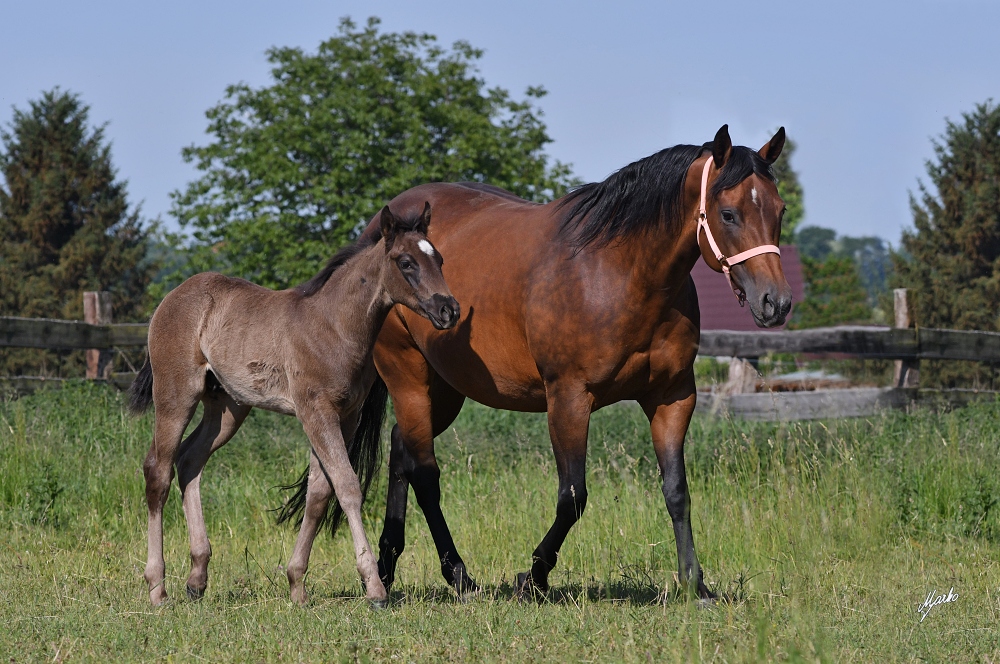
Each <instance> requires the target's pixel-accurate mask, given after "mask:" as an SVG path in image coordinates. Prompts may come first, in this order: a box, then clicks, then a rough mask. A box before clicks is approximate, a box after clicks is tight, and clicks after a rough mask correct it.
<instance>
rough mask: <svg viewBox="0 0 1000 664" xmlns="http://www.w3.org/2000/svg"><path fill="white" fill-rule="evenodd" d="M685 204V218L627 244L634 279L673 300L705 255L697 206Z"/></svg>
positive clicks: (645, 289)
mask: <svg viewBox="0 0 1000 664" xmlns="http://www.w3.org/2000/svg"><path fill="white" fill-rule="evenodd" d="M686 203H687V201H686V200H685V205H684V208H683V210H684V211H683V212H682V215H683V217H682V218H681V219H679V220H676V221H674V222H672V223H664V224H661V225H660V226H659V228H657V229H656V230H652V231H650V232H649V233H646V234H643V235H639V236H638V237H636V238H635V239H634V240H632V241H631V242H626V243H623V244H622V246H621V250H622V251H623V257H624V259H625V260H628V261H629V262H630V263H631V265H632V278H633V279H634V280H636V281H637V282H638V284H641V287H642V290H644V291H645V292H648V293H651V294H652V293H658V294H659V293H662V294H665V295H666V296H667V297H668V299H669V300H673V299H674V297H676V295H677V293H679V292H680V291H681V290H682V289H683V287H684V286H685V284H686V283H687V278H688V275H690V274H691V270H692V269H693V268H694V265H695V263H697V262H698V258H699V257H700V256H701V250H700V249H699V248H698V237H697V232H698V230H697V229H698V225H697V221H696V219H695V212H694V209H695V208H697V201H695V202H694V205H693V206H690V205H687V204H686Z"/></svg>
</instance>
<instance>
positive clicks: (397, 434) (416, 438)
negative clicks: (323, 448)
mask: <svg viewBox="0 0 1000 664" xmlns="http://www.w3.org/2000/svg"><path fill="white" fill-rule="evenodd" d="M392 361H393V365H392V367H391V370H392V371H393V375H394V376H395V377H397V378H398V380H395V381H393V388H394V392H393V407H394V409H395V412H396V421H397V424H396V426H394V427H393V428H392V443H391V447H390V449H389V489H388V495H387V497H386V505H385V525H384V526H383V529H382V536H381V537H380V538H379V561H378V564H379V574H380V575H381V577H382V582H383V583H384V584H385V586H386V588H389V587H390V586H391V585H392V583H393V581H394V579H395V577H396V562H397V561H398V560H399V557H400V555H402V553H403V547H404V545H405V531H406V501H407V493H408V490H409V485H410V484H412V485H413V493H414V495H415V496H416V498H417V504H418V505H420V509H421V511H423V513H424V517H425V518H426V519H427V525H428V527H429V528H430V531H431V536H432V537H433V538H434V546H435V547H436V548H437V553H438V559H439V560H440V561H441V574H442V575H443V576H444V578H445V581H447V582H448V584H449V585H451V586H452V587H453V588H455V590H456V591H457V592H458V594H459V595H463V594H465V593H468V592H475V591H476V590H478V586H477V585H476V582H475V581H473V580H472V578H471V577H470V576H469V574H468V572H467V570H466V567H465V562H464V561H463V560H462V557H461V556H460V555H459V554H458V550H457V548H456V546H455V541H454V540H453V539H452V536H451V531H450V530H449V528H448V523H447V522H446V521H445V518H444V514H443V513H442V511H441V483H440V477H441V471H440V470H439V469H438V465H437V459H436V458H435V457H434V437H435V436H437V435H438V434H440V433H441V432H442V431H444V430H445V429H447V428H448V426H450V425H451V423H452V422H454V421H455V418H456V417H458V413H459V411H461V409H462V404H463V403H464V402H465V397H464V396H463V395H462V394H460V393H459V392H457V391H456V390H455V389H453V388H452V387H451V386H450V385H448V384H447V383H445V382H444V381H443V380H441V379H440V378H438V377H437V376H436V375H434V374H433V372H432V370H431V369H430V367H429V366H427V362H426V360H424V357H423V355H421V354H420V352H419V351H417V350H416V349H412V351H411V352H407V353H400V354H397V355H396V356H394V357H393V358H392ZM402 363H405V365H406V366H401V364H402ZM411 381H412V382H411Z"/></svg>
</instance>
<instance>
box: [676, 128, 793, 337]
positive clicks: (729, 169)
mask: <svg viewBox="0 0 1000 664" xmlns="http://www.w3.org/2000/svg"><path fill="white" fill-rule="evenodd" d="M784 144H785V129H784V128H783V127H782V128H781V129H779V130H778V132H777V133H776V134H775V135H774V136H773V137H772V138H771V140H769V141H768V142H767V143H766V144H765V145H764V147H762V148H761V149H760V150H757V151H756V152H755V151H753V150H750V149H748V148H744V147H733V142H732V140H731V139H730V138H729V129H728V127H727V126H726V125H723V127H722V128H721V129H719V131H718V133H717V134H716V135H715V140H714V141H713V142H712V143H711V149H712V154H711V155H710V156H709V157H708V159H709V160H710V162H711V165H710V166H708V168H709V172H708V177H709V180H708V190H707V191H706V192H705V193H704V194H703V195H704V196H705V198H706V213H707V223H708V226H709V229H710V230H711V235H712V236H713V237H714V239H715V242H716V243H717V245H718V250H719V252H721V253H722V254H723V256H726V257H729V258H731V259H736V260H733V261H728V260H725V259H724V260H723V261H721V262H720V261H719V260H718V259H717V257H716V254H717V253H718V252H716V251H713V247H711V244H710V242H709V239H708V234H707V233H701V232H699V233H698V242H699V246H700V248H701V251H702V256H703V257H704V259H705V262H706V263H708V265H709V266H710V267H711V268H712V269H714V270H717V271H721V270H722V269H723V267H726V268H728V269H729V271H730V277H731V279H732V285H733V289H734V290H735V291H737V295H738V297H739V298H740V304H742V303H743V300H744V299H745V300H746V301H747V302H749V303H750V311H751V313H752V314H753V317H754V321H755V322H756V323H757V325H758V326H760V327H774V326H776V325H781V324H782V323H784V322H785V317H786V316H788V311H789V309H791V306H792V290H791V288H790V287H789V286H788V282H787V281H786V280H785V275H784V272H783V271H782V269H781V260H780V259H779V256H778V254H777V253H771V252H773V251H774V250H775V249H776V247H777V245H778V238H779V237H780V236H781V217H782V215H783V214H784V212H785V203H784V202H783V201H782V200H781V196H779V195H778V187H777V186H776V184H775V182H774V177H773V175H772V174H771V169H770V167H771V164H773V163H774V162H775V160H776V159H777V158H778V155H780V154H781V148H782V147H783V146H784ZM706 147H708V146H706ZM702 166H703V162H697V163H696V164H695V168H696V170H697V172H698V175H699V176H700V175H701V174H702ZM747 172H749V175H746V173H747ZM771 245H773V246H771ZM757 248H760V249H762V250H763V251H764V252H766V253H757V254H754V255H752V256H751V257H750V258H743V259H742V260H741V257H740V254H742V253H744V252H749V251H750V250H753V249H757ZM751 253H752V252H751Z"/></svg>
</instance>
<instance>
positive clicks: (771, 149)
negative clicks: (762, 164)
mask: <svg viewBox="0 0 1000 664" xmlns="http://www.w3.org/2000/svg"><path fill="white" fill-rule="evenodd" d="M783 147H785V128H784V127H779V128H778V131H777V132H775V134H774V136H772V137H771V140H769V141H768V142H767V143H765V144H764V147H762V148H761V149H760V150H758V151H757V154H759V155H760V158H761V159H763V160H764V161H766V162H767V165H768V166H770V165H771V164H773V163H774V162H775V161H777V160H778V156H779V155H780V154H781V148H783Z"/></svg>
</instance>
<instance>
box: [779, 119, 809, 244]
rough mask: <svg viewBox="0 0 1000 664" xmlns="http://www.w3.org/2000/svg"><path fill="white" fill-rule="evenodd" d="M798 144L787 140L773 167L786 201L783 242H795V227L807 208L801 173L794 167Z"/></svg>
mask: <svg viewBox="0 0 1000 664" xmlns="http://www.w3.org/2000/svg"><path fill="white" fill-rule="evenodd" d="M796 148H798V145H797V144H796V143H795V141H793V140H791V139H786V140H785V147H784V149H782V151H781V156H780V157H778V161H776V162H774V165H773V166H772V167H771V168H772V170H773V171H774V177H775V178H776V179H777V180H778V194H779V195H780V196H781V200H783V201H785V216H784V217H782V218H781V243H782V244H793V243H794V242H795V229H796V228H798V226H799V224H800V223H802V218H803V217H804V216H805V213H806V210H805V206H804V205H803V202H802V185H801V184H799V174H798V173H796V172H795V169H793V168H792V155H793V154H795V150H796Z"/></svg>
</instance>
